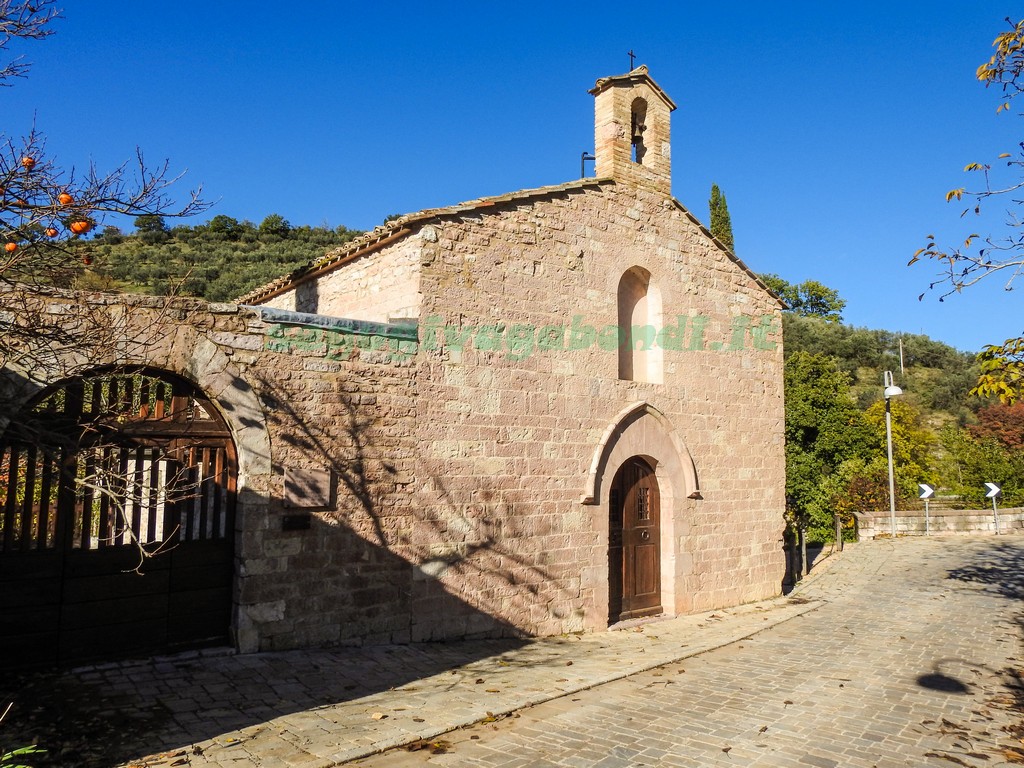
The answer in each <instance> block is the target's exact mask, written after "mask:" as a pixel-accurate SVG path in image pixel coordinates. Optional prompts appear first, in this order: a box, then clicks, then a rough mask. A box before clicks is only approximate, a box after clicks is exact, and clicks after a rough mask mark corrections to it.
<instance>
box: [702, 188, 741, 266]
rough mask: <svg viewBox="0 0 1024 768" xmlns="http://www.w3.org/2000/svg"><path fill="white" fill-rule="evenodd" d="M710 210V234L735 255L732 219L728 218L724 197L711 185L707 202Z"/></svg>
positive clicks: (727, 208)
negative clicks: (709, 198)
mask: <svg viewBox="0 0 1024 768" xmlns="http://www.w3.org/2000/svg"><path fill="white" fill-rule="evenodd" d="M708 207H709V208H710V209H711V234H712V235H714V236H715V237H717V238H718V241H719V242H720V243H721V244H722V245H724V246H725V247H726V248H728V249H729V251H730V252H731V253H736V247H735V246H734V245H733V240H732V219H730V218H729V206H728V204H727V203H726V202H725V195H723V194H722V191H721V190H720V189H719V188H718V185H717V184H712V185H711V200H709V201H708Z"/></svg>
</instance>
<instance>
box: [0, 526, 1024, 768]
mask: <svg viewBox="0 0 1024 768" xmlns="http://www.w3.org/2000/svg"><path fill="white" fill-rule="evenodd" d="M1022 598H1024V538H1022V537H1003V538H1002V539H1001V540H1000V539H996V538H995V537H974V538H971V539H958V540H956V541H955V542H953V541H949V540H937V539H932V540H924V539H920V540H902V539H901V540H897V541H891V540H880V541H874V542H867V543H864V544H858V545H856V546H853V547H850V548H848V549H847V551H846V552H845V553H843V554H842V555H841V556H833V557H830V558H827V559H825V560H824V561H822V562H821V563H820V564H819V565H818V566H817V567H816V569H815V572H814V574H813V575H812V577H811V578H809V579H807V580H805V582H803V583H802V584H801V586H800V587H799V588H798V589H797V590H796V591H795V592H794V593H793V594H792V595H791V596H789V597H788V598H778V599H775V600H769V601H765V602H762V603H757V604H753V605H747V606H741V607H738V608H734V609H730V610H720V611H714V612H709V613H705V614H701V615H695V616H686V617H680V618H675V619H667V620H661V621H649V622H647V623H644V624H641V625H637V626H631V627H626V628H623V629H621V630H618V631H614V632H608V633H600V634H590V635H580V636H576V635H572V636H563V637H557V638H548V639H543V640H536V641H529V642H524V641H511V640H509V641H498V640H489V641H472V642H462V643H443V644H428V645H410V646H385V647H376V648H352V649H345V648H341V649H332V650H316V651H295V652H284V653H267V654H255V655H246V656H235V655H224V654H220V655H218V654H216V653H210V652H207V653H202V654H192V655H185V656H177V657H171V658H162V659H154V660H150V661H148V662H144V663H135V664H129V663H123V664H113V665H106V666H102V667H92V668H83V669H80V670H77V671H76V672H74V673H73V674H68V675H64V676H63V677H61V678H60V679H58V680H55V681H50V682H51V684H53V685H55V686H56V687H57V688H58V690H59V691H64V690H67V691H69V692H71V693H74V695H77V696H79V697H80V698H81V697H82V696H83V693H82V692H83V691H84V692H85V695H89V692H96V693H97V695H99V693H100V692H102V695H103V696H104V697H106V698H105V700H104V702H105V703H104V704H103V705H102V709H103V713H102V716H103V717H105V718H107V719H108V720H113V721H115V722H117V719H118V718H123V719H125V720H126V721H127V720H128V719H130V718H138V719H139V720H140V722H142V724H143V727H144V728H145V729H146V730H145V731H144V741H143V742H142V743H141V746H140V745H138V744H136V746H135V747H133V748H132V749H131V750H128V749H127V748H125V749H123V750H120V751H117V750H113V749H112V750H110V753H109V754H110V761H109V762H105V763H103V762H96V763H89V764H90V765H97V766H103V768H109V767H110V766H113V765H129V764H131V765H137V766H143V765H145V766H152V767H153V768H156V766H160V767H161V768H163V766H170V765H177V766H181V765H186V766H196V768H198V767H199V766H211V767H215V768H216V767H220V766H224V767H227V766H233V767H234V768H250V767H253V766H296V767H299V768H326V766H334V765H339V764H342V763H346V762H350V761H361V759H363V758H365V759H366V762H367V764H368V765H374V764H378V763H375V761H380V762H379V764H380V765H389V766H390V765H392V764H393V765H400V764H403V761H411V762H409V764H410V765H414V764H420V763H422V762H423V761H424V760H429V761H432V762H437V763H438V764H439V765H460V766H461V765H470V766H473V765H479V766H481V767H489V766H503V768H510V767H511V766H516V765H523V766H526V765H539V764H546V765H558V766H561V765H565V766H591V765H641V764H647V765H668V766H671V765H692V764H695V763H694V762H693V760H692V755H694V754H699V755H702V758H701V760H700V761H698V763H696V764H701V765H704V764H708V765H714V764H722V765H737V764H742V765H746V764H750V765H755V764H756V765H772V766H775V765H778V766H797V767H800V768H806V766H808V765H810V766H816V765H817V766H828V765H843V766H846V765H864V766H874V765H878V766H882V765H892V766H896V765H911V764H912V765H916V764H925V763H927V762H928V760H927V759H926V760H925V763H920V762H919V760H918V759H917V758H921V757H922V756H923V755H924V754H925V753H926V752H929V751H931V752H933V753H934V754H946V755H947V756H953V757H956V759H962V760H963V761H964V763H963V764H965V765H969V766H972V765H975V764H978V765H981V764H988V765H997V764H1000V763H996V762H990V763H982V762H979V761H978V760H977V759H973V758H971V757H970V756H969V755H968V756H966V757H963V758H961V757H958V755H959V754H961V753H960V752H957V751H956V749H957V748H956V747H954V746H953V743H956V742H955V739H956V738H958V734H963V733H968V734H969V735H970V736H971V737H972V738H980V739H984V738H990V737H989V736H978V734H977V733H975V731H978V730H979V729H983V728H984V723H983V722H982V721H983V720H984V718H988V720H984V722H987V723H989V724H991V723H995V722H996V721H999V724H1000V727H1004V726H1006V727H1008V726H1007V724H1008V723H1009V721H1008V720H1007V717H1009V715H1008V714H1007V713H1008V712H1010V710H1011V709H1012V707H1013V706H1016V704H1015V703H1014V701H1013V697H1012V693H1007V689H1006V687H1005V685H1003V683H1005V677H1006V670H1007V669H1010V668H1011V667H1012V665H1013V663H1014V661H1013V660H1014V659H1015V658H1016V657H1015V656H1013V654H1014V653H1016V652H1017V650H1018V646H1019V627H1018V624H1017V622H1018V621H1020V620H1021V619H1020V617H1019V615H1018V614H1019V605H1018V602H1019V601H1020V600H1021V599H1022ZM1011 608H1012V609H1013V610H1018V614H1014V613H1012V612H1011ZM968 651H969V652H968ZM964 659H969V660H970V663H965V662H963V660H964ZM681 662H682V663H681ZM683 663H685V667H684V666H683ZM684 668H685V670H686V675H684V676H678V677H677V675H681V671H682V670H683V669H684ZM908 670H914V671H917V672H920V673H921V674H923V675H924V679H927V678H928V675H933V676H935V677H934V681H933V682H935V684H936V685H938V686H939V688H941V687H942V686H943V685H953V684H962V685H965V686H968V687H969V688H970V691H971V694H972V696H973V698H970V697H964V696H963V695H960V696H958V695H956V694H955V693H950V692H949V691H942V690H938V691H937V692H931V693H930V694H928V695H932V696H934V697H936V698H934V700H930V699H928V698H927V696H926V697H925V699H921V697H920V696H919V694H920V689H921V684H920V682H919V681H918V680H916V679H915V678H914V677H913V676H908ZM833 678H835V679H833ZM684 681H685V684H686V687H685V688H684V687H683V685H682V684H683V682H684ZM76 686H77V689H76ZM823 686H824V687H823ZM830 686H831V687H830ZM1000 686H1002V687H1000ZM1022 690H1024V685H1022ZM76 691H77V692H76ZM982 692H985V695H986V696H988V698H987V699H985V700H984V701H980V702H979V700H978V696H980V695H981V693H982ZM2 693H3V686H2V681H0V694H2ZM1000 696H1002V697H1003V700H1004V704H1005V703H1006V701H1009V704H1006V705H1005V706H1001V705H999V703H998V701H999V697H1000ZM765 697H767V698H765ZM1007 697H1009V699H1007ZM0 698H2V696H0ZM1022 699H1024V695H1022ZM581 702H586V703H587V707H586V709H587V710H588V711H590V712H592V713H593V712H596V713H598V715H595V716H594V719H592V720H590V721H583V720H577V719H575V718H582V717H583V714H582V709H581V708H582V704H581ZM754 703H756V704H757V706H754ZM938 705H941V706H938ZM937 706H938V708H937V709H936V707H937ZM645 708H646V709H645ZM624 709H630V710H634V709H635V710H636V711H637V712H641V711H642V712H646V720H649V721H650V722H649V725H648V726H646V727H645V729H644V730H643V735H642V739H640V741H639V742H636V741H635V739H634V740H633V741H631V739H632V738H633V736H634V735H635V734H634V730H635V729H634V728H633V727H632V726H630V727H626V726H625V724H624V723H623V722H621V713H622V711H623V710H624ZM980 711H984V712H985V713H986V714H985V715H984V716H982V715H978V714H977V712H980ZM540 712H543V713H545V714H544V716H543V717H540V716H539V715H538V714H537V713H540ZM602 712H603V713H604V715H603V716H601V715H600V713H602ZM506 716H507V717H506ZM531 718H539V719H537V720H536V722H535V723H530V719H531ZM1000 718H1002V720H1000ZM563 720H564V722H563ZM947 721H948V722H950V723H953V724H954V725H950V726H946V725H945V722H947ZM681 722H682V723H686V724H687V725H686V726H685V727H683V726H681V725H680V723H681ZM473 723H477V724H478V725H476V726H472V727H469V728H466V726H471V724H473ZM523 723H527V724H528V727H527V731H526V734H527V736H526V737H523V738H526V741H527V743H530V744H536V745H541V746H542V747H543V749H545V750H547V751H546V752H543V753H542V754H543V755H544V756H543V757H537V753H535V752H534V753H530V752H529V751H528V750H525V751H524V750H523V749H522V743H521V742H514V741H513V742H508V743H505V742H502V741H500V740H499V741H495V742H493V743H492V742H491V740H490V738H488V739H487V744H486V746H484V741H483V740H481V741H479V742H477V743H475V744H469V743H468V742H467V741H466V740H468V739H470V738H471V734H474V733H479V732H480V730H479V729H481V728H485V729H497V732H498V734H499V735H501V734H502V733H504V732H505V730H506V729H508V728H509V727H510V724H515V725H516V726H517V727H518V726H519V725H522V724H523ZM552 723H555V724H556V725H557V727H554V726H553V725H552ZM765 726H769V728H768V730H767V731H765V732H763V733H766V734H769V735H770V736H771V737H772V738H771V739H769V736H761V735H760V733H759V731H758V729H760V728H762V727H765ZM958 728H959V729H961V730H957V729H958ZM992 728H995V726H992ZM972 729H973V730H972ZM945 731H948V733H946V732H945ZM489 733H490V731H489V732H488V734H489ZM783 734H785V741H784V740H783V739H782V735H783ZM1022 735H1024V734H1022ZM0 737H2V733H0ZM439 737H441V739H442V740H445V741H447V740H450V741H452V742H459V744H458V749H457V750H456V754H455V755H447V754H440V755H436V756H435V755H431V754H430V751H429V750H423V751H419V752H404V751H400V752H394V751H392V752H384V751H385V750H387V749H388V748H389V747H396V746H400V745H409V744H416V743H425V744H429V740H437V739H438V738H439ZM509 738H512V734H511V732H510V734H509ZM772 739H774V741H772ZM0 740H2V739H0ZM424 740H427V741H424ZM460 740H461V741H460ZM951 740H953V741H951ZM784 743H785V744H789V743H797V744H806V745H807V748H806V749H802V750H801V751H799V754H795V755H794V754H790V753H789V752H787V750H786V749H785V748H784V747H783V746H782V745H783V744H784ZM994 743H995V742H994ZM999 743H1000V744H1001V745H1002V746H1005V744H1002V742H999ZM503 744H504V746H502V745H503ZM638 744H639V747H638ZM761 745H767V746H761ZM726 746H728V747H729V751H728V752H725V751H723V750H724V748H725V747H726ZM1020 746H1021V749H1022V751H1024V744H1021V745H1020ZM136 747H137V748H136ZM474 750H483V754H478V753H477V752H476V751H474ZM680 750H684V751H683V752H682V753H681V752H680ZM950 750H953V751H950ZM968 751H969V750H968ZM158 752H159V753H161V754H159V755H150V756H149V757H147V758H145V759H141V758H138V755H141V754H150V753H158ZM381 752H384V754H381V755H379V756H377V757H374V755H377V754H378V753H381ZM529 754H533V757H524V755H529ZM909 754H913V755H914V756H915V760H913V761H911V762H907V759H908V757H907V756H908V755H909ZM964 754H967V753H966V752H964ZM550 755H561V757H559V758H558V760H557V761H556V760H555V759H554V758H552V757H550ZM115 758H116V759H115ZM128 758H134V759H132V760H129V759H128ZM929 759H930V760H932V762H934V760H941V758H929ZM947 759H948V757H947ZM972 760H974V761H973V762H972ZM417 761H418V762H417ZM474 761H475V762H474ZM953 762H954V761H953V760H949V762H945V763H940V764H946V765H949V764H953ZM54 764H60V763H54ZM68 764H71V763H68ZM82 764H84V763H82Z"/></svg>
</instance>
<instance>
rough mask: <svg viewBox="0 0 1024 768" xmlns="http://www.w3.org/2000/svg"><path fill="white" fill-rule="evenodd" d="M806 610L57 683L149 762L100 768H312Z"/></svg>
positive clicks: (128, 666) (238, 659)
mask: <svg viewBox="0 0 1024 768" xmlns="http://www.w3.org/2000/svg"><path fill="white" fill-rule="evenodd" d="M817 604H818V603H817V602H816V601H814V600H809V599H807V598H800V599H789V598H777V599H775V600H769V601H765V602H761V603H757V604H751V605H746V606H740V607H736V608H732V609H727V610H719V611H712V612H707V613H704V614H698V615H692V616H685V617H679V618H673V619H664V620H654V621H649V622H647V623H643V624H638V625H636V626H627V627H625V628H623V629H621V630H617V631H612V632H607V633H598V634H583V635H568V636H561V637H554V638H545V639H539V640H532V641H517V640H483V641H463V642H455V643H437V644H423V645H407V646H382V647H369V648H339V649H331V650H311V651H290V652H281V653H264V654H251V655H232V654H227V653H225V652H223V651H221V652H217V651H212V652H203V653H193V654H183V655H178V656H174V657H164V658H157V659H152V660H148V661H145V662H135V663H128V662H125V663H119V664H108V665H101V666H94V667H83V668H80V669H78V670H75V671H74V672H73V673H68V674H66V675H64V676H62V678H60V679H59V680H58V681H57V682H58V683H59V684H60V686H67V687H69V688H73V687H75V686H77V687H78V688H82V687H84V692H83V690H78V689H76V691H75V696H77V697H78V698H80V699H89V698H90V697H91V696H92V695H93V694H92V693H90V692H94V693H95V696H102V697H103V698H104V699H105V700H109V701H110V704H109V705H106V704H105V705H104V706H103V709H104V711H105V715H104V716H105V717H107V718H111V719H114V720H115V721H116V718H118V717H134V718H138V719H139V720H140V722H142V723H143V724H144V726H145V727H148V728H149V731H148V732H147V733H146V734H145V737H144V738H145V746H148V747H149V749H148V750H142V751H138V750H135V751H128V753H127V754H119V755H118V753H117V751H116V750H113V749H112V750H111V755H117V756H118V758H119V759H116V760H112V761H111V762H110V763H106V764H105V765H110V766H113V765H148V766H154V767H155V766H164V765H191V766H196V767H197V768H198V767H199V766H211V767H215V766H234V767H236V768H248V767H249V766H268V765H281V766H301V767H302V768H321V767H324V766H333V765H339V764H341V763H345V762H348V761H352V760H355V759H357V758H360V757H364V756H367V755H372V754H376V753H378V752H381V751H383V750H386V749H388V748H390V747H395V746H399V745H403V744H408V743H410V742H414V741H417V740H420V739H429V738H433V737H435V736H437V735H439V734H443V733H446V732H448V731H450V730H452V729H455V728H460V727H462V726H465V725H468V724H471V723H475V722H478V721H480V720H484V719H488V718H493V717H500V716H502V715H505V714H508V713H511V712H514V711H516V710H519V709H522V708H524V707H528V706H530V705H533V704H536V703H539V702H543V701H548V700H550V699H552V698H558V697H561V696H565V695H567V694H570V693H573V692H576V691H580V690H584V689H587V688H591V687H593V686H596V685H600V684H602V683H605V682H608V681H610V680H616V679H619V678H621V677H624V676H627V675H631V674H635V673H637V672H640V671H643V670H647V669H652V668H655V667H657V666H659V665H662V664H665V663H666V662H669V661H672V660H675V659H681V658H687V657H690V656H693V655H696V654H700V653H704V652H706V651H708V650H709V649H712V648H717V647H720V646H722V645H727V644H729V643H733V642H736V641H737V640H740V639H742V638H744V637H748V636H750V635H751V634H753V633H756V632H758V631H760V630H762V629H763V628H765V627H768V626H773V625H776V624H778V623H780V622H786V621H789V620H790V619H792V618H794V617H796V616H799V615H801V614H803V613H806V612H807V611H810V610H813V609H814V608H815V607H816V605H817ZM50 683H51V684H52V681H50ZM2 694H4V691H3V685H2V684H0V698H5V696H4V695H2ZM15 698H17V697H16V696H15ZM111 727H115V726H111ZM0 735H2V734H0ZM126 749H127V748H126ZM140 755H148V757H147V758H145V759H142V758H141V757H140ZM127 758H131V759H127ZM58 764H59V763H58Z"/></svg>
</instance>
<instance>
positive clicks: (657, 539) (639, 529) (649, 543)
mask: <svg viewBox="0 0 1024 768" xmlns="http://www.w3.org/2000/svg"><path fill="white" fill-rule="evenodd" d="M608 509H609V523H608V621H609V623H610V624H614V623H615V622H617V621H624V620H625V619H632V618H637V617H640V616H653V615H655V614H658V613H661V612H662V605H661V495H660V494H659V492H658V481H657V478H656V477H655V475H654V468H653V467H651V465H650V464H649V463H647V461H646V460H644V459H642V458H640V457H638V456H634V457H632V458H630V459H628V460H627V461H625V462H624V463H623V465H622V466H621V467H619V470H618V472H616V473H615V479H614V480H613V481H612V486H611V491H610V495H609V504H608Z"/></svg>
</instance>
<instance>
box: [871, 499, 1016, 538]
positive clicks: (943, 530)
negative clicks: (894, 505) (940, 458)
mask: <svg viewBox="0 0 1024 768" xmlns="http://www.w3.org/2000/svg"><path fill="white" fill-rule="evenodd" d="M856 518H857V538H858V539H859V540H860V541H864V540H866V539H874V538H878V537H879V536H891V535H892V520H891V518H890V516H889V513H888V512H858V513H857V514H856ZM926 531H927V532H928V533H929V534H931V535H934V536H941V535H946V534H970V533H992V534H994V533H995V532H996V518H995V515H994V514H993V512H992V510H991V509H939V510H929V513H928V519H927V521H926V520H925V514H924V510H920V509H918V510H913V511H910V512H901V511H899V510H897V511H896V535H897V536H923V535H925V532H926ZM999 532H1000V533H1024V508H1021V507H1007V508H1006V509H1000V510H999Z"/></svg>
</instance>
